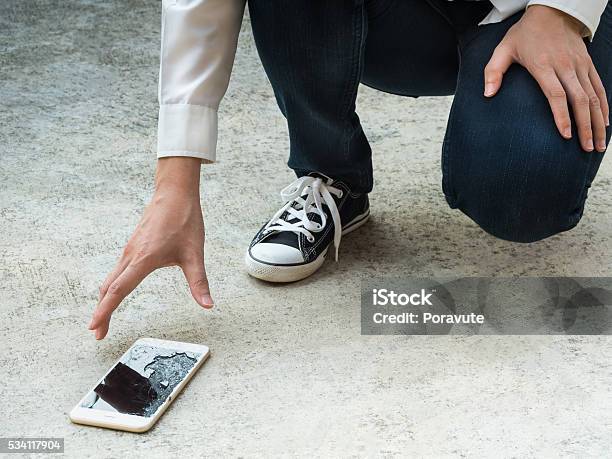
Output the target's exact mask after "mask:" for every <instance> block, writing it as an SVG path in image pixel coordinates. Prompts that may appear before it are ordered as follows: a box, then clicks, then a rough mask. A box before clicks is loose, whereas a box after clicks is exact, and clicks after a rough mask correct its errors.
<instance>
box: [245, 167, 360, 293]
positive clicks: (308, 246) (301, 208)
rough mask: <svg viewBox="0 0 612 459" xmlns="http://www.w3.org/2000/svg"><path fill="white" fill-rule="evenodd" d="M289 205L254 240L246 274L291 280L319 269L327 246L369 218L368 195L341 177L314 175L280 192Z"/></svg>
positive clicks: (336, 245)
mask: <svg viewBox="0 0 612 459" xmlns="http://www.w3.org/2000/svg"><path fill="white" fill-rule="evenodd" d="M281 197H282V198H283V201H284V202H285V205H284V206H283V207H281V208H280V209H279V211H278V212H276V214H275V215H274V216H273V217H272V218H271V219H270V220H269V221H268V223H266V224H265V225H264V226H263V227H262V228H261V229H260V230H259V232H258V233H257V234H256V235H255V237H254V238H253V241H252V242H251V245H250V246H249V250H248V251H247V253H246V257H245V261H246V266H247V271H248V273H249V274H250V275H251V276H253V277H257V278H258V279H262V280H266V281H269V282H293V281H297V280H300V279H304V278H305V277H308V276H310V275H311V274H312V273H314V272H315V271H316V270H317V269H319V268H320V267H321V265H322V264H323V261H324V260H325V255H326V254H327V250H328V248H329V246H330V245H331V244H332V243H333V244H334V247H335V258H336V261H337V260H338V247H339V246H340V239H341V238H342V235H344V234H347V233H350V232H351V231H353V230H355V229H357V228H359V227H360V226H361V225H363V224H364V223H365V222H366V221H367V219H368V217H369V216H370V205H369V201H368V195H367V194H366V193H362V194H356V193H351V190H350V189H349V187H348V186H347V185H346V184H344V183H343V182H341V181H334V180H332V179H330V178H329V177H326V176H324V175H321V174H316V173H313V174H311V175H307V176H304V177H300V178H299V179H297V180H296V181H295V182H293V183H292V184H291V185H289V186H288V187H286V188H285V189H284V190H283V191H281Z"/></svg>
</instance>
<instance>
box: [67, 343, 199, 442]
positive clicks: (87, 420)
mask: <svg viewBox="0 0 612 459" xmlns="http://www.w3.org/2000/svg"><path fill="white" fill-rule="evenodd" d="M138 346H150V347H154V348H159V349H161V350H164V349H165V350H171V351H174V352H176V353H189V354H186V355H190V356H193V358H195V360H196V361H195V363H194V365H193V366H192V367H191V368H190V369H189V371H188V372H187V374H186V375H185V376H183V378H182V379H181V380H180V382H179V383H178V384H177V385H176V386H175V387H174V389H172V392H171V393H170V394H169V395H167V396H166V398H165V400H164V401H163V402H162V403H161V405H159V406H158V407H157V408H156V410H155V412H154V413H152V414H150V415H147V416H144V415H142V416H141V415H134V414H125V413H121V412H119V411H118V410H116V409H115V408H113V407H111V408H110V410H109V408H105V409H96V408H93V407H85V406H84V404H85V403H86V401H87V400H88V399H89V400H91V397H92V394H93V395H94V397H97V398H96V402H94V403H97V401H98V400H102V403H104V404H105V405H107V404H106V402H105V400H103V399H101V397H99V396H98V395H97V394H95V392H94V389H96V388H97V387H98V386H99V385H100V384H101V383H103V382H104V381H105V378H106V377H107V375H109V373H111V371H112V370H113V369H114V368H115V367H117V366H118V364H119V363H120V362H121V363H124V362H125V361H126V359H127V358H128V356H130V355H132V354H131V352H132V351H133V350H134V349H135V348H137V347H138ZM209 355H210V350H209V349H208V347H207V346H204V345H200V344H191V343H181V342H177V341H166V340H159V339H154V338H141V339H139V340H137V341H136V342H135V343H134V344H132V346H131V347H130V348H129V349H128V350H127V351H126V352H125V353H124V354H123V355H122V356H121V358H120V359H119V360H117V362H115V364H113V366H112V367H111V368H110V369H109V370H108V371H107V372H106V373H105V374H104V376H103V377H102V378H100V380H99V381H98V382H97V383H96V385H95V386H93V387H92V388H91V389H90V390H89V391H88V392H87V394H86V395H85V396H84V397H83V398H82V399H81V400H80V401H79V403H78V404H77V405H76V406H75V407H74V408H73V409H72V411H70V420H71V421H72V422H74V423H77V424H86V425H91V426H97V427H106V428H110V429H116V430H125V431H128V432H146V431H147V430H149V429H150V428H151V427H152V426H153V424H155V422H157V420H158V419H159V418H160V416H161V415H162V414H163V413H164V411H166V409H167V408H168V406H170V404H171V403H172V401H173V400H174V399H175V398H176V397H177V395H178V394H179V393H180V391H181V390H182V389H183V387H185V385H186V384H187V382H188V381H189V380H190V379H191V377H192V376H193V375H194V374H195V372H196V371H198V369H199V368H200V367H201V366H202V364H203V363H204V361H205V360H206V359H207V358H208V356H209ZM94 403H92V404H94ZM108 406H110V405H108ZM111 410H114V411H111Z"/></svg>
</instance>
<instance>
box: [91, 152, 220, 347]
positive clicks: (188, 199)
mask: <svg viewBox="0 0 612 459" xmlns="http://www.w3.org/2000/svg"><path fill="white" fill-rule="evenodd" d="M200 163H201V162H200V160H199V159H197V158H182V157H173V158H162V159H160V160H159V161H158V167H157V176H156V190H155V194H154V196H153V198H152V199H151V202H150V203H149V205H148V206H147V208H146V209H145V211H144V215H143V217H142V219H141V221H140V223H139V224H138V226H137V227H136V230H135V231H134V233H133V234H132V236H131V237H130V240H129V241H128V243H127V246H126V247H125V249H124V251H123V254H122V256H121V258H120V259H119V262H118V263H117V265H116V266H115V269H113V271H112V272H111V273H110V274H109V275H108V276H107V277H106V279H105V280H104V282H103V284H102V286H101V287H100V298H99V301H98V305H97V306H96V309H95V311H94V314H93V318H92V320H91V323H90V324H89V329H90V330H94V331H95V336H96V339H103V338H104V337H105V336H106V334H107V333H108V327H109V323H110V319H111V315H112V313H113V312H114V311H115V309H117V307H118V306H119V304H121V302H122V301H123V299H124V298H125V297H126V296H127V295H129V294H130V292H132V290H134V289H135V288H136V286H137V285H138V284H140V282H142V280H143V279H144V278H145V277H146V276H147V275H149V274H150V273H151V272H153V271H155V270H156V269H158V268H162V267H165V266H180V267H181V269H182V270H183V273H184V274H185V277H186V279H187V282H188V284H189V288H190V290H191V294H192V295H193V297H194V299H195V300H196V301H197V302H198V303H199V304H200V305H201V306H202V307H204V308H211V307H212V306H213V300H212V298H211V296H210V291H209V288H208V280H207V278H206V270H205V268H204V220H203V218H202V209H201V207H200V192H199V184H200Z"/></svg>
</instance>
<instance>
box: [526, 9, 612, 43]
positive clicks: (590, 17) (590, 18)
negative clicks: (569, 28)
mask: <svg viewBox="0 0 612 459" xmlns="http://www.w3.org/2000/svg"><path fill="white" fill-rule="evenodd" d="M607 4H608V0H531V1H530V2H529V3H528V6H531V5H544V6H550V7H551V8H555V9H557V10H560V11H563V12H564V13H567V14H569V15H570V16H573V17H575V18H576V19H578V20H579V21H580V22H582V24H584V31H583V36H585V37H589V38H590V39H591V40H592V39H593V35H595V30H597V26H598V25H599V20H600V19H601V15H602V14H603V12H604V10H605V9H606V5H607Z"/></svg>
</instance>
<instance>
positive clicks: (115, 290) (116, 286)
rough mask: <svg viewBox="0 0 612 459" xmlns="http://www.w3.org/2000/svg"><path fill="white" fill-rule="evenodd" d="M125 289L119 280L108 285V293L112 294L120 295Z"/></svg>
mask: <svg viewBox="0 0 612 459" xmlns="http://www.w3.org/2000/svg"><path fill="white" fill-rule="evenodd" d="M122 291H123V286H122V285H121V284H120V283H119V282H113V283H112V284H110V285H109V287H108V293H109V294H111V295H116V296H120V295H121V293H122Z"/></svg>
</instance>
